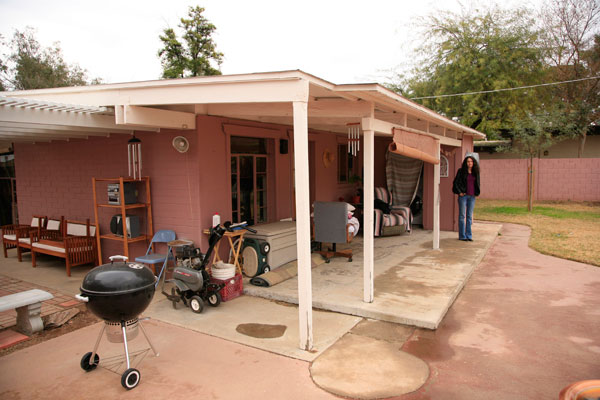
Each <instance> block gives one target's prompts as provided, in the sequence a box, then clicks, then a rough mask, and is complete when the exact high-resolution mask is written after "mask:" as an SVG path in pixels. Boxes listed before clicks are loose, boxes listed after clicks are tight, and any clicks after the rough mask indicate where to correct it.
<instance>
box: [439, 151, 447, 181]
mask: <svg viewBox="0 0 600 400" xmlns="http://www.w3.org/2000/svg"><path fill="white" fill-rule="evenodd" d="M447 177H448V159H447V158H446V156H445V155H443V154H440V178H447Z"/></svg>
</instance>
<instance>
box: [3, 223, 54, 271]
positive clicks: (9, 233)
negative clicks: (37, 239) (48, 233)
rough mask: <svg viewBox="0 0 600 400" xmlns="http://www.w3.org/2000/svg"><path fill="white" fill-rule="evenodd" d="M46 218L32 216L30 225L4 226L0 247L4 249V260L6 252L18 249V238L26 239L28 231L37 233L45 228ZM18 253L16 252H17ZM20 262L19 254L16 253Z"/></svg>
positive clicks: (6, 255)
mask: <svg viewBox="0 0 600 400" xmlns="http://www.w3.org/2000/svg"><path fill="white" fill-rule="evenodd" d="M45 224H46V217H45V216H40V215H34V216H33V217H32V218H31V224H30V225H14V224H13V225H4V226H2V227H1V229H2V247H3V249H4V258H7V257H8V253H7V250H9V249H18V248H19V238H28V237H29V232H30V231H36V232H39V231H40V229H42V228H45V227H46V225H45ZM17 251H18V250H17ZM18 255H19V261H21V253H18Z"/></svg>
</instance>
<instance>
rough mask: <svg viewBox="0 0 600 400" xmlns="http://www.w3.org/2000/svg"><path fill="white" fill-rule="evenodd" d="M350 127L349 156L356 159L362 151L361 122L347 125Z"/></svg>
mask: <svg viewBox="0 0 600 400" xmlns="http://www.w3.org/2000/svg"><path fill="white" fill-rule="evenodd" d="M346 126H347V127H348V154H352V156H353V157H356V155H357V154H358V151H359V150H360V122H353V123H350V124H346Z"/></svg>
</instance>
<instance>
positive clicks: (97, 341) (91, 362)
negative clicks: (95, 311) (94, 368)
mask: <svg viewBox="0 0 600 400" xmlns="http://www.w3.org/2000/svg"><path fill="white" fill-rule="evenodd" d="M105 329H106V324H102V329H100V334H99V335H98V340H96V345H95V346H94V350H93V351H92V356H91V357H90V365H93V364H94V359H95V358H96V351H98V346H100V339H102V334H103V333H104V330H105Z"/></svg>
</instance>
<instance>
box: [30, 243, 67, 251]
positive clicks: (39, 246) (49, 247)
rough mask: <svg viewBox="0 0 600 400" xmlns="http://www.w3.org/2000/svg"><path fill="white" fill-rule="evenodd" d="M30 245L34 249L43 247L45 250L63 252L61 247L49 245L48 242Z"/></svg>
mask: <svg viewBox="0 0 600 400" xmlns="http://www.w3.org/2000/svg"><path fill="white" fill-rule="evenodd" d="M32 247H33V248H35V249H45V250H51V251H57V252H59V253H64V252H65V249H64V248H63V247H56V246H50V245H49V244H43V243H34V244H33V245H32Z"/></svg>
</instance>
